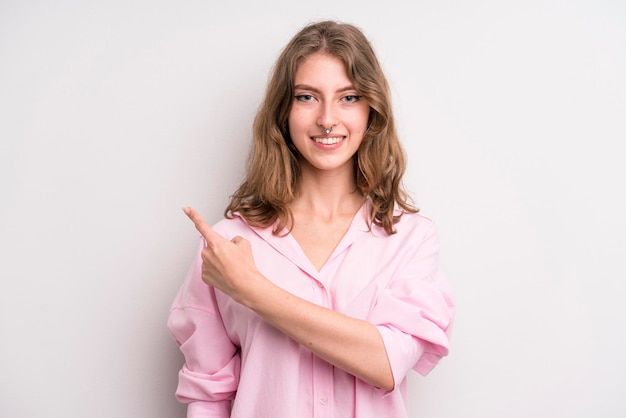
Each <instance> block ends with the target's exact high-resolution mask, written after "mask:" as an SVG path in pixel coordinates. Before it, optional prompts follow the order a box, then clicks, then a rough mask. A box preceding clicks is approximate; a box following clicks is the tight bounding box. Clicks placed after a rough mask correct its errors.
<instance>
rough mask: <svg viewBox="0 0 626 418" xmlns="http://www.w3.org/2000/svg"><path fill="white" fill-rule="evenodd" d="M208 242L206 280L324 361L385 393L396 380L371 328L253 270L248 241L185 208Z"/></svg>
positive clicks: (204, 270)
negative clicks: (222, 231)
mask: <svg viewBox="0 0 626 418" xmlns="http://www.w3.org/2000/svg"><path fill="white" fill-rule="evenodd" d="M185 213H186V214H187V215H188V216H189V217H190V219H191V220H192V221H193V222H194V224H195V225H196V228H197V229H198V231H200V233H201V234H202V236H203V237H204V239H205V240H206V242H207V248H206V249H204V250H203V252H202V260H203V264H202V279H203V280H204V281H205V282H206V283H208V284H210V285H211V286H214V287H216V288H218V289H220V290H221V291H223V292H224V293H226V294H227V295H229V296H230V297H232V298H233V299H234V300H235V301H237V302H239V303H241V304H243V305H245V306H247V307H249V308H250V309H252V310H254V311H255V312H256V313H257V314H258V315H259V316H261V317H262V318H263V319H265V320H266V321H267V322H269V323H270V324H272V325H273V326H275V327H276V328H278V329H279V330H281V331H282V332H283V333H285V334H287V335H288V336H289V337H291V338H293V339H294V340H295V341H297V342H299V343H300V344H302V345H303V346H305V347H307V348H308V349H309V350H311V351H312V352H313V353H315V354H316V355H318V356H319V357H320V358H322V359H324V360H326V361H328V362H329V363H331V364H333V365H334V366H336V367H338V368H340V369H342V370H345V371H346V372H348V373H350V374H352V375H354V376H356V377H358V378H359V379H361V380H363V381H365V382H367V383H369V384H371V385H373V386H376V387H379V388H382V389H385V390H392V389H393V388H394V379H393V374H392V372H391V367H390V365H389V360H388V358H387V352H386V350H385V345H384V343H383V339H382V337H381V335H380V332H379V331H378V329H377V328H376V327H375V326H374V325H372V324H371V323H369V322H367V321H364V320H359V319H355V318H352V317H349V316H346V315H343V314H340V313H338V312H335V311H333V310H331V309H327V308H324V307H321V306H318V305H316V304H314V303H310V302H308V301H306V300H304V299H301V298H298V297H296V296H294V295H292V294H290V293H289V292H287V291H285V290H283V289H281V288H280V287H278V286H276V285H275V284H273V283H272V282H271V281H270V280H268V279H267V278H266V277H264V276H263V275H262V274H261V273H260V272H259V271H258V270H257V268H256V266H255V265H254V261H253V257H252V252H251V249H250V245H249V243H248V241H246V240H245V239H243V238H241V237H235V238H233V240H232V241H228V240H226V239H224V238H223V237H222V236H221V235H219V234H217V233H216V232H215V231H213V230H212V229H211V228H210V227H209V226H208V225H207V224H206V222H204V220H202V218H201V217H200V216H199V214H198V213H197V212H196V211H195V210H193V209H191V208H185Z"/></svg>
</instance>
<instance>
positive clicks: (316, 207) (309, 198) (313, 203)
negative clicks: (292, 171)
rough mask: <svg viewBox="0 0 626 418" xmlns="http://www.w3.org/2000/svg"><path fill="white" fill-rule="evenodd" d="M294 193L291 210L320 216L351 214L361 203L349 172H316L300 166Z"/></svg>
mask: <svg viewBox="0 0 626 418" xmlns="http://www.w3.org/2000/svg"><path fill="white" fill-rule="evenodd" d="M298 189H299V193H298V196H297V197H296V199H295V200H294V202H293V203H292V208H293V209H298V210H305V211H307V212H312V213H315V214H319V215H322V216H328V217H331V216H334V215H335V214H345V213H349V214H354V212H355V211H356V210H357V209H358V208H359V207H361V205H362V204H363V201H364V197H363V195H362V194H361V193H360V192H359V191H358V190H357V188H356V184H355V181H354V173H353V171H352V170H340V171H332V172H320V171H315V170H312V169H310V168H309V167H305V166H303V167H302V177H301V180H300V187H299V188H298Z"/></svg>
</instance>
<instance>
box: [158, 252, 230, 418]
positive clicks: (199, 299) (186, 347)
mask: <svg viewBox="0 0 626 418" xmlns="http://www.w3.org/2000/svg"><path fill="white" fill-rule="evenodd" d="M201 247H202V248H204V245H203V244H202V245H201ZM201 275H202V260H201V259H200V251H198V256H197V257H196V259H195V260H194V262H193V264H192V265H191V268H190V269H189V271H188V273H187V277H186V279H185V281H184V283H183V285H182V286H181V288H180V290H179V292H178V294H177V296H176V298H175V300H174V302H173V304H172V308H171V310H170V314H169V317H168V322H167V327H168V330H169V332H170V334H171V335H172V337H173V338H174V339H175V341H176V344H177V345H178V346H179V348H180V351H181V353H182V354H183V355H184V357H185V363H184V365H183V367H182V368H181V370H180V373H179V377H178V387H177V390H176V398H177V399H178V401H180V402H182V403H185V404H188V407H187V416H188V417H189V418H195V417H222V418H226V417H229V416H230V406H231V401H232V399H233V398H234V396H235V393H236V391H237V386H238V383H239V368H240V359H239V353H238V352H237V347H235V346H234V345H233V343H232V342H231V341H230V339H229V338H228V336H227V335H226V333H225V330H224V325H223V323H222V320H221V317H220V315H219V311H218V310H217V306H216V300H215V292H214V289H212V288H210V287H209V286H207V285H206V284H205V283H204V282H203V281H202V278H201Z"/></svg>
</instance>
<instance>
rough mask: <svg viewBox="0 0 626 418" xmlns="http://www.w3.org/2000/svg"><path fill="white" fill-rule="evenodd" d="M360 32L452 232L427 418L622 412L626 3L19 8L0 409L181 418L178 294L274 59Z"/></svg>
mask: <svg viewBox="0 0 626 418" xmlns="http://www.w3.org/2000/svg"><path fill="white" fill-rule="evenodd" d="M321 18H334V19H340V20H344V21H348V22H351V23H355V24H357V25H358V26H360V27H361V28H363V30H364V31H365V33H366V34H367V35H368V37H369V38H370V39H371V40H372V42H373V44H374V47H375V48H376V50H377V51H378V54H379V57H380V59H381V62H382V64H383V67H384V69H385V70H386V72H387V75H388V77H389V80H390V83H391V86H392V90H393V98H394V104H395V109H396V116H397V119H398V125H399V130H400V134H401V137H402V139H403V141H404V144H405V145H406V148H407V152H408V154H409V159H410V166H409V172H408V174H407V177H406V184H407V186H408V188H409V189H410V191H411V192H412V193H413V195H414V197H415V199H416V201H417V203H418V204H419V206H420V207H421V208H422V211H423V213H424V214H426V215H428V216H430V217H432V218H434V219H435V221H436V222H437V224H438V225H439V231H440V235H441V241H442V262H443V264H444V268H445V270H446V272H447V274H448V277H449V280H450V282H451V283H452V285H453V287H454V290H455V293H456V298H457V301H458V317H457V322H456V327H455V331H454V334H453V339H452V353H451V356H450V357H448V358H446V359H445V360H444V361H443V362H442V363H441V365H440V366H439V367H438V368H437V369H435V371H433V372H432V373H431V374H430V375H429V376H428V377H426V378H423V377H421V376H419V375H417V374H415V373H411V375H410V393H409V396H410V408H411V416H412V417H414V418H426V417H429V418H452V417H454V418H474V417H475V418H502V417H507V418H516V417H520V418H527V417H531V416H532V417H541V418H552V417H568V418H579V417H580V418H582V417H585V418H592V417H594V418H595V417H602V418H611V417H615V418H617V417H623V416H625V415H626V401H625V398H624V396H623V388H624V383H623V382H624V378H626V360H624V354H623V353H624V349H623V346H624V343H625V342H626V329H625V328H626V314H625V312H626V309H625V308H624V299H625V296H626V280H625V279H626V269H625V267H624V258H625V257H624V256H625V255H626V254H625V246H624V233H625V232H626V231H625V229H626V228H625V221H624V213H625V212H626V205H625V202H624V200H625V198H624V192H623V187H624V186H623V183H624V179H625V178H626V170H625V168H624V163H623V159H624V158H623V151H622V146H621V144H622V143H623V142H624V140H625V139H626V124H625V120H624V119H625V115H626V82H625V79H626V78H625V76H624V74H626V48H625V47H624V45H626V3H624V2H622V1H609V0H600V1H598V0H588V1H569V2H565V1H554V0H549V1H538V0H531V1H486V0H476V1H472V2H462V1H437V2H435V1H415V2H403V3H396V2H387V3H384V2H380V1H376V2H374V1H364V0H359V1H343V2H338V1H328V0H318V1H316V2H305V3H298V2H293V1H279V0H268V1H263V2H252V1H250V2H247V3H240V2H236V1H229V2H226V1H223V2H209V1H176V2H175V1H163V0H157V1H148V0H131V1H121V0H110V1H90V2H84V1H72V0H58V1H54V2H48V1H34V0H20V1H17V0H2V1H1V2H0V201H1V205H0V257H1V262H0V338H1V344H0V416H2V417H6V418H22V417H29V418H30V417H46V418H56V417H58V418H67V417H80V418H83V417H89V418H99V417H107V418H110V417H115V418H124V417H129V418H130V417H132V418H137V417H140V418H143V417H150V418H155V417H182V416H183V414H184V412H183V408H182V407H181V406H180V405H178V404H177V402H176V401H175V400H174V397H173V392H174V390H175V386H176V378H177V376H176V375H177V371H178V369H179V367H180V366H181V362H182V358H181V356H180V354H179V353H178V350H177V348H176V346H175V344H174V342H173V340H172V339H171V338H170V336H169V335H168V334H167V331H166V327H165V323H166V318H167V312H168V309H169V305H170V303H171V301H172V299H173V297H174V294H175V292H176V290H177V288H178V287H179V285H180V284H181V281H182V279H183V276H184V274H185V272H186V270H187V267H188V265H189V263H190V262H191V258H192V256H193V253H194V250H195V247H196V243H197V236H198V235H197V233H196V232H195V231H194V229H193V227H192V225H191V223H190V222H189V221H188V220H186V219H185V217H184V215H183V213H182V212H181V210H180V208H181V206H183V205H193V206H195V207H196V208H198V209H199V210H200V211H201V212H202V214H203V215H204V216H205V217H206V218H207V220H209V221H210V222H215V221H217V220H218V219H220V217H221V213H222V210H223V208H224V205H225V204H226V202H227V199H228V195H229V193H231V192H232V191H233V190H234V187H235V186H236V185H237V183H238V182H239V180H240V179H241V175H242V169H243V164H244V161H245V155H246V153H247V149H248V142H249V137H250V126H251V122H252V118H253V116H254V113H255V110H256V108H257V106H258V104H259V102H260V100H261V97H262V94H263V91H264V86H265V82H266V80H267V76H268V73H269V70H270V68H271V65H272V64H273V62H274V60H275V58H276V56H277V54H278V52H279V50H280V48H282V46H283V45H284V44H285V43H286V42H287V41H288V40H289V38H290V37H291V36H292V35H293V34H294V33H295V32H296V31H297V30H298V29H299V28H300V27H301V26H302V25H304V24H305V23H307V22H309V21H311V20H317V19H321Z"/></svg>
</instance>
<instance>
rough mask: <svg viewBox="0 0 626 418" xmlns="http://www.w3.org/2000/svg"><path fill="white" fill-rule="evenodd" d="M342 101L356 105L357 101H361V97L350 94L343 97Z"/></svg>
mask: <svg viewBox="0 0 626 418" xmlns="http://www.w3.org/2000/svg"><path fill="white" fill-rule="evenodd" d="M343 100H344V101H346V102H348V103H356V102H358V101H359V100H361V96H357V95H356V94H351V95H349V96H345V97H344V98H343Z"/></svg>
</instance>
